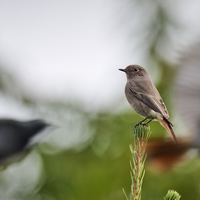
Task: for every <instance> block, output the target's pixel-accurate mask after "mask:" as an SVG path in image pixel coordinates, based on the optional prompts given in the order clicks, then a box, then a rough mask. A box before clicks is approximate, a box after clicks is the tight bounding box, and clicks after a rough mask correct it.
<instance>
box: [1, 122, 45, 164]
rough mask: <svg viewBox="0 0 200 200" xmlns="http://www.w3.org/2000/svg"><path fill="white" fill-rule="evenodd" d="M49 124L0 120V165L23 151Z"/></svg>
mask: <svg viewBox="0 0 200 200" xmlns="http://www.w3.org/2000/svg"><path fill="white" fill-rule="evenodd" d="M48 126H49V124H48V123H46V122H45V121H43V120H30V121H24V122H21V121H16V120H12V119H1V120H0V163H4V162H5V161H7V159H9V158H11V157H13V156H15V155H17V154H20V153H22V152H23V151H25V150H26V149H27V148H28V147H30V146H29V144H30V143H31V141H32V139H33V138H34V137H35V136H36V135H38V134H39V133H40V132H41V131H42V130H44V129H45V128H46V127H48Z"/></svg>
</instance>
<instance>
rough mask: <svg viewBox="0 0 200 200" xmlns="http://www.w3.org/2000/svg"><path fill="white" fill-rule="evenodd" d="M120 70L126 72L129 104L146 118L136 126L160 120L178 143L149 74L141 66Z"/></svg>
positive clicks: (126, 93)
mask: <svg viewBox="0 0 200 200" xmlns="http://www.w3.org/2000/svg"><path fill="white" fill-rule="evenodd" d="M119 70H120V71H123V72H125V73H126V76H127V83H126V87H125V95H126V98H127V100H128V102H129V104H130V105H131V107H132V108H133V109H134V110H135V111H136V112H137V113H138V114H139V115H140V116H142V117H144V118H145V119H144V120H142V121H141V122H139V123H138V124H136V126H137V125H139V124H142V123H143V122H144V121H145V120H149V121H148V122H146V123H145V125H147V124H148V123H149V122H151V121H152V120H158V121H159V122H160V124H161V125H162V126H163V127H164V128H165V129H166V130H167V131H168V133H169V134H170V135H171V137H172V139H173V140H174V142H175V143H177V139H176V136H175V133H174V131H173V129H172V126H173V124H172V123H171V120H170V118H169V114H168V111H167V108H166V106H165V104H164V102H163V100H162V98H161V96H160V94H159V92H158V90H157V89H156V87H155V86H154V84H153V82H152V80H151V78H150V76H149V74H148V72H147V71H146V70H145V69H144V68H143V67H141V66H139V65H129V66H128V67H126V68H125V69H119Z"/></svg>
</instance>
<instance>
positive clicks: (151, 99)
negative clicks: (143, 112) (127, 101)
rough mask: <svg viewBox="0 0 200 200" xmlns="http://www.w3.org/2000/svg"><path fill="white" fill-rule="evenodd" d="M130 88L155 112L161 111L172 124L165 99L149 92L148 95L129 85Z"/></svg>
mask: <svg viewBox="0 0 200 200" xmlns="http://www.w3.org/2000/svg"><path fill="white" fill-rule="evenodd" d="M129 90H130V91H131V93H132V94H133V95H134V96H135V97H136V98H137V99H138V100H140V101H142V102H143V103H144V104H145V105H147V106H148V107H149V108H151V109H152V110H154V111H155V112H158V113H160V114H161V115H162V116H163V117H164V118H165V119H166V120H167V121H168V122H169V123H170V124H171V125H172V123H171V121H170V118H169V114H168V111H167V108H166V106H165V104H164V102H163V100H162V99H161V97H160V95H159V97H155V96H152V95H148V93H147V95H146V94H144V93H142V92H138V91H137V90H134V89H133V87H129ZM172 126H173V125H172Z"/></svg>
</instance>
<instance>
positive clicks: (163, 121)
mask: <svg viewBox="0 0 200 200" xmlns="http://www.w3.org/2000/svg"><path fill="white" fill-rule="evenodd" d="M159 122H160V124H161V125H162V126H163V127H164V128H166V130H167V132H168V133H169V134H170V135H171V137H172V139H173V140H174V142H175V143H178V142H177V139H176V136H175V133H174V131H173V129H172V126H171V124H170V123H169V122H168V121H167V120H165V119H163V120H161V121H159Z"/></svg>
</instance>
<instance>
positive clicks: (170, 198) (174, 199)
mask: <svg viewBox="0 0 200 200" xmlns="http://www.w3.org/2000/svg"><path fill="white" fill-rule="evenodd" d="M180 198H181V195H180V194H179V193H178V192H176V191H174V190H169V191H168V192H167V194H166V196H165V198H164V200H179V199H180Z"/></svg>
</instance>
